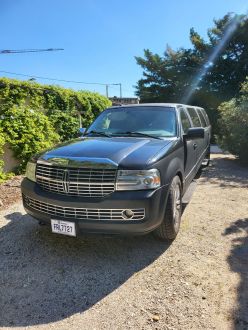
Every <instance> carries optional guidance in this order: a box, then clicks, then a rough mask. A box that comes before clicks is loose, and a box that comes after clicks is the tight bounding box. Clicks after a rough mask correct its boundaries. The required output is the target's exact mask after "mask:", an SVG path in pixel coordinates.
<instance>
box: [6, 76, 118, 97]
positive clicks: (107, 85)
mask: <svg viewBox="0 0 248 330" xmlns="http://www.w3.org/2000/svg"><path fill="white" fill-rule="evenodd" d="M0 72H1V73H6V74H11V75H15V76H22V77H28V78H35V79H44V80H50V81H60V82H67V83H75V84H84V85H99V86H105V87H106V96H107V97H108V87H109V86H119V87H120V97H122V84H121V83H97V82H86V81H76V80H66V79H57V78H49V77H42V76H36V75H30V74H24V73H16V72H10V71H4V70H0Z"/></svg>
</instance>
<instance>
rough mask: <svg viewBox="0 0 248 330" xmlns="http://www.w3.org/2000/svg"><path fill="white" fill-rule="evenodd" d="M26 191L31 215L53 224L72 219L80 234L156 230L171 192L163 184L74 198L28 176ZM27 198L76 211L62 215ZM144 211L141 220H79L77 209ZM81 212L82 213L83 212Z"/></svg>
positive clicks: (139, 232)
mask: <svg viewBox="0 0 248 330" xmlns="http://www.w3.org/2000/svg"><path fill="white" fill-rule="evenodd" d="M21 189H22V194H23V197H24V198H23V204H24V207H25V210H26V211H27V213H28V214H30V215H32V216H33V217H34V218H36V219H37V220H40V221H43V222H45V223H50V222H51V219H58V220H65V221H73V222H75V224H76V230H77V234H79V233H84V232H87V233H105V234H124V235H126V234H145V233H148V232H151V231H153V230H154V229H155V228H156V227H158V226H159V225H160V224H161V222H162V220H163V217H164V212H165V206H166V201H167V194H168V185H166V186H163V187H160V188H158V189H156V190H149V191H148V190H147V191H145V190H143V191H115V192H114V193H112V194H110V195H108V196H106V197H104V198H97V197H87V198H86V197H74V196H67V195H60V194H56V193H52V192H49V191H45V190H43V189H42V188H41V187H40V186H39V185H37V184H36V183H35V182H32V181H30V180H28V179H27V178H25V179H24V180H23V181H22V185H21ZM28 199H32V200H34V201H37V202H39V205H40V204H41V205H43V211H44V205H48V209H47V210H48V211H49V210H50V207H53V209H54V207H55V208H56V209H58V210H61V209H67V210H76V211H75V212H74V213H73V214H74V218H72V217H71V215H70V218H68V217H67V216H63V215H62V213H61V212H58V213H57V214H56V215H53V214H49V212H48V213H47V210H46V211H45V212H43V211H41V210H38V209H36V208H34V207H33V206H32V204H30V205H29V203H28V202H27V201H28ZM78 209H80V210H82V209H84V210H101V211H104V210H106V211H107V210H114V212H115V210H117V209H118V210H126V209H133V210H142V209H143V210H144V217H142V220H139V219H138V220H132V219H131V220H129V219H126V220H122V219H121V220H116V219H114V220H113V219H101V220H99V219H94V216H91V217H90V219H80V217H78V216H77V214H78V213H77V212H78V211H77V210H78ZM80 214H82V213H80Z"/></svg>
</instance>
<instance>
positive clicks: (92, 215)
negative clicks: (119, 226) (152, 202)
mask: <svg viewBox="0 0 248 330" xmlns="http://www.w3.org/2000/svg"><path fill="white" fill-rule="evenodd" d="M23 201H24V205H26V206H27V207H28V208H31V209H33V210H37V211H39V212H42V213H46V214H49V215H51V216H54V217H56V216H57V217H62V218H68V219H74V220H75V219H79V220H106V221H108V220H112V221H115V220H119V221H123V220H125V221H127V220H142V219H144V217H145V209H142V208H141V209H130V210H128V211H131V212H132V214H133V215H132V217H129V218H127V217H126V216H125V211H126V210H124V209H92V208H75V207H62V206H58V205H53V204H49V203H45V202H41V201H38V200H35V199H33V198H29V197H27V196H25V195H23Z"/></svg>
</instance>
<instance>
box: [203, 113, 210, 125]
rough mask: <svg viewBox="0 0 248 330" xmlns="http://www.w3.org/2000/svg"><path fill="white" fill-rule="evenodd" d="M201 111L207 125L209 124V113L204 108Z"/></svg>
mask: <svg viewBox="0 0 248 330" xmlns="http://www.w3.org/2000/svg"><path fill="white" fill-rule="evenodd" d="M201 111H202V113H203V116H204V118H205V119H206V123H207V126H209V125H210V122H209V119H208V115H207V113H206V111H205V110H204V109H201Z"/></svg>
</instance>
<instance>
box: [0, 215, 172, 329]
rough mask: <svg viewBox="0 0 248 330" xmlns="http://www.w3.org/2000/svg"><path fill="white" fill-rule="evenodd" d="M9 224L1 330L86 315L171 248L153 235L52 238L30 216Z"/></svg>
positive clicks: (4, 240)
mask: <svg viewBox="0 0 248 330" xmlns="http://www.w3.org/2000/svg"><path fill="white" fill-rule="evenodd" d="M6 219H7V221H8V223H7V225H5V226H4V227H3V228H1V230H0V251H1V253H0V288H1V290H0V291H1V299H0V314H1V316H0V327H17V326H32V325H39V324H47V323H49V322H56V321H59V320H61V319H64V318H66V317H69V316H71V315H73V314H75V313H82V312H84V311H85V310H87V309H88V308H90V307H91V306H93V305H94V304H96V303H97V302H98V301H100V300H101V299H103V298H104V297H105V296H107V295H108V294H110V293H111V292H113V291H114V290H115V289H117V288H118V287H120V286H121V285H122V284H123V283H124V282H126V281H127V280H128V279H129V278H130V277H131V276H132V275H133V274H135V273H136V272H138V271H140V270H142V269H144V268H145V267H147V266H148V265H150V264H151V263H153V262H154V261H155V260H156V259H157V258H158V257H159V256H160V255H161V254H162V253H164V252H165V251H166V250H167V249H168V248H169V244H165V243H164V242H160V241H156V240H155V239H154V238H153V237H152V236H151V235H146V236H138V237H126V238H124V237H111V238H106V237H103V236H83V237H80V238H71V237H66V236H62V235H55V234H52V233H51V232H50V229H49V228H48V227H46V226H42V227H40V226H39V225H38V223H37V221H35V220H34V219H32V218H31V217H30V216H29V215H27V214H25V215H23V214H21V213H19V212H16V213H12V214H9V215H7V216H6Z"/></svg>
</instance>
